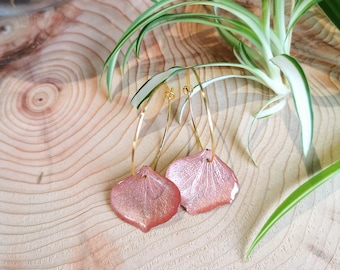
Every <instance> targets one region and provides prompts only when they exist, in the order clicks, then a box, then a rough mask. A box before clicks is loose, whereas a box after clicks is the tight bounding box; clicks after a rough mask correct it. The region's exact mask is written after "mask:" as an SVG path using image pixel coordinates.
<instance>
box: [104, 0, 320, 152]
mask: <svg viewBox="0 0 340 270" xmlns="http://www.w3.org/2000/svg"><path fill="white" fill-rule="evenodd" d="M154 2H155V4H154V5H153V6H151V7H150V8H149V9H147V10H146V11H145V12H143V13H142V14H141V15H140V16H139V17H138V18H137V19H136V20H135V21H133V23H132V24H131V25H130V26H129V27H128V29H127V30H126V31H125V32H124V34H123V35H122V37H121V38H120V40H119V41H118V42H117V44H116V47H115V48H114V49H113V51H112V52H111V54H110V55H109V57H108V58H107V60H106V62H105V64H104V68H107V77H106V78H107V81H106V82H107V87H108V89H109V96H110V97H111V95H112V93H111V91H110V87H111V82H112V77H113V73H114V70H115V67H116V64H117V61H118V56H119V53H120V52H121V49H122V48H123V46H124V45H126V44H127V42H128V41H129V39H130V38H132V37H133V36H134V35H135V34H136V33H138V36H137V37H136V38H135V39H134V40H133V41H132V42H131V43H130V45H129V46H128V48H127V51H126V53H125V55H124V59H123V63H122V71H123V72H124V69H125V66H126V63H127V61H128V59H129V58H130V56H131V53H132V52H133V51H134V50H135V52H136V55H137V57H138V56H139V52H140V47H141V43H142V40H143V38H144V37H145V35H146V34H147V33H148V32H150V31H152V30H154V29H155V28H158V27H161V26H163V25H166V24H171V23H178V22H194V23H201V24H206V25H210V26H213V27H215V28H216V29H217V30H218V32H219V33H220V35H221V36H222V37H223V38H224V39H225V40H226V42H228V43H229V44H230V45H231V46H232V47H233V50H234V54H235V56H236V58H237V60H238V61H239V63H228V62H220V63H208V64H203V65H197V66H194V68H205V67H214V66H215V67H216V66H219V67H234V68H240V69H243V70H245V71H246V72H247V74H246V75H244V78H246V79H248V80H254V81H257V82H259V83H261V84H262V85H264V86H265V87H267V88H269V89H271V90H272V91H273V92H274V94H275V96H274V97H273V98H271V99H270V100H268V102H266V104H265V105H264V106H263V107H262V108H261V109H260V110H259V111H258V113H257V114H256V115H255V117H254V121H253V124H254V122H255V120H256V119H259V118H264V117H268V116H270V115H272V114H274V113H277V112H278V111H280V110H281V109H282V108H283V107H284V106H285V105H286V100H287V97H288V95H289V94H291V95H292V96H293V99H294V103H295V109H296V112H297V115H298V118H299V120H300V125H301V139H302V149H303V153H304V154H305V155H307V153H308V150H309V148H310V146H311V143H312V138H313V108H312V102H311V95H310V88H309V85H308V81H307V79H306V76H305V74H304V72H303V69H302V68H301V65H300V64H299V62H298V61H297V60H296V59H295V58H293V57H292V56H290V42H291V36H292V30H293V27H294V25H295V24H296V23H297V21H298V19H299V18H300V17H301V16H302V15H303V14H304V13H305V12H306V11H307V10H308V9H309V8H310V7H312V6H313V5H315V4H316V3H318V2H320V0H300V1H294V0H291V1H290V2H291V11H290V12H289V15H290V16H289V20H288V21H286V19H285V16H286V13H285V2H286V1H285V0H276V1H271V0H262V16H261V17H257V16H256V15H254V14H253V13H252V12H251V11H249V10H248V9H246V8H245V7H243V6H242V5H240V4H238V3H237V2H234V1H229V0H211V1H199V0H196V1H174V0H162V1H154ZM193 5H200V6H205V7H210V8H211V13H196V12H195V13H194V12H184V13H178V12H176V11H177V10H178V9H179V8H181V7H187V6H193ZM271 10H272V11H273V12H271ZM221 11H224V12H227V14H229V15H232V16H226V15H220V14H221ZM271 21H272V23H271ZM185 69H186V68H185V67H182V68H180V67H174V68H172V69H170V70H168V71H166V72H164V73H160V74H157V75H155V76H154V77H152V78H151V79H150V80H149V81H147V82H146V83H145V84H144V85H143V86H142V87H141V88H140V89H139V91H138V92H137V94H136V96H135V97H134V98H133V100H132V104H134V105H136V106H137V107H138V106H139V105H140V104H141V103H142V102H143V101H144V100H145V99H146V98H147V97H148V96H149V95H150V93H151V92H153V91H154V90H155V89H157V87H158V86H159V85H160V84H161V83H163V82H164V81H165V80H167V79H168V78H169V77H171V76H173V75H174V74H176V73H178V72H181V71H183V70H185ZM282 73H283V74H284V76H282ZM231 77H233V76H231V75H228V76H227V77H226V76H225V75H224V76H220V77H215V78H213V79H211V80H209V81H207V82H205V83H204V85H205V86H208V85H209V84H210V83H214V82H216V81H218V80H225V79H227V78H231ZM235 77H242V76H240V75H235ZM195 90H197V91H194V92H193V95H194V94H195V93H197V92H198V87H196V89H195ZM253 124H252V125H251V127H252V126H253ZM250 133H251V128H250V130H249V135H250ZM249 138H250V136H248V141H249ZM248 146H249V143H248ZM249 150H250V149H249ZM249 152H250V154H251V151H249Z"/></svg>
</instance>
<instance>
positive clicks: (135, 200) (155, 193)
mask: <svg viewBox="0 0 340 270" xmlns="http://www.w3.org/2000/svg"><path fill="white" fill-rule="evenodd" d="M180 200H181V195H180V192H179V190H178V188H177V186H176V185H175V184H174V183H172V182H171V181H170V180H169V179H167V178H166V177H163V176H161V175H159V174H158V173H156V172H155V171H154V170H152V169H151V168H150V167H148V166H143V167H142V168H141V170H140V171H139V172H137V173H136V176H135V177H134V176H129V177H127V178H125V179H124V180H122V181H121V182H119V183H118V184H117V185H116V186H114V187H113V188H112V191H111V207H112V210H113V211H114V212H115V213H116V215H117V216H118V217H119V218H121V219H122V220H124V221H125V222H127V223H129V224H131V225H133V226H136V227H137V228H139V229H140V230H142V231H143V232H147V231H149V230H150V229H151V228H153V227H155V226H157V225H159V224H161V223H164V222H166V221H168V220H169V219H170V218H171V217H172V216H174V215H175V214H176V213H177V210H178V207H179V204H180Z"/></svg>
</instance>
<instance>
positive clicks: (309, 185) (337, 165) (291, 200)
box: [246, 160, 340, 258]
mask: <svg viewBox="0 0 340 270" xmlns="http://www.w3.org/2000/svg"><path fill="white" fill-rule="evenodd" d="M338 173H340V160H337V161H335V162H334V163H332V164H331V165H330V166H328V167H327V168H325V169H323V170H321V171H320V172H319V173H317V174H315V175H314V176H313V177H312V178H310V179H309V180H307V181H306V182H305V183H304V184H302V185H301V186H300V187H298V188H297V189H295V190H294V191H293V192H292V193H291V194H290V195H289V196H288V197H287V198H286V199H285V200H284V201H283V202H282V203H281V204H280V205H279V206H278V207H277V208H276V210H275V211H274V212H273V213H272V214H271V216H270V217H269V218H268V220H267V221H266V223H265V224H264V225H263V227H262V228H261V230H260V231H259V233H258V234H257V236H256V237H255V239H254V241H253V242H252V243H251V245H250V247H249V249H248V251H247V254H246V258H248V257H249V256H250V254H251V253H252V251H253V249H254V248H255V246H256V245H257V244H258V243H259V241H260V240H261V239H262V238H263V237H264V235H265V234H266V233H267V232H268V231H269V229H270V228H271V227H273V225H274V224H275V223H276V222H277V221H278V220H279V219H280V218H281V217H282V216H283V215H285V214H286V213H287V212H288V211H289V210H290V209H292V208H293V207H294V206H296V205H297V204H298V203H299V202H300V201H301V200H302V199H303V198H305V197H306V196H307V195H308V194H310V193H311V192H312V191H314V190H315V189H317V188H318V187H319V186H321V185H322V184H324V183H325V182H326V181H328V180H329V179H331V178H332V177H333V176H335V175H336V174H338Z"/></svg>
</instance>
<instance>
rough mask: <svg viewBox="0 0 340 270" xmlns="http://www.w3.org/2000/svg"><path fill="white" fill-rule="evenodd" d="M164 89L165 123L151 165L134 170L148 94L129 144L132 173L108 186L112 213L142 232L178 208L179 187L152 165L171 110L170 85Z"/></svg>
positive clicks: (162, 220)
mask: <svg viewBox="0 0 340 270" xmlns="http://www.w3.org/2000/svg"><path fill="white" fill-rule="evenodd" d="M166 87H167V91H166V93H165V96H166V99H167V101H168V112H167V125H166V128H165V131H164V134H163V138H162V141H161V145H160V147H159V150H158V154H157V156H156V158H155V160H154V161H153V163H152V164H153V165H152V167H153V168H154V169H153V168H151V167H150V166H145V165H144V166H142V168H141V169H140V170H139V171H138V172H135V152H136V148H137V141H138V137H139V133H140V131H141V126H142V122H143V119H144V117H145V113H146V110H147V107H148V104H149V101H150V99H151V97H149V100H148V101H147V104H146V105H145V107H144V109H143V111H142V112H141V114H140V118H139V122H138V125H137V129H136V133H135V138H134V141H133V146H132V160H131V172H132V175H131V176H129V177H127V178H125V179H124V180H122V181H121V182H119V183H118V184H117V185H116V186H114V187H113V188H112V190H111V196H110V202H111V208H112V210H113V211H114V212H115V213H116V215H117V216H118V217H119V218H121V219H122V220H124V221H125V222H127V223H129V224H131V225H133V226H135V227H137V228H139V229H140V230H141V231H143V232H147V231H149V230H150V229H151V228H153V227H155V226H157V225H159V224H162V223H164V222H166V221H168V220H169V219H171V218H172V217H173V216H174V215H175V214H176V213H177V211H178V207H179V205H180V191H179V190H178V188H177V186H176V185H175V184H174V183H173V182H172V181H170V180H169V179H168V178H166V177H163V176H161V175H160V174H158V173H157V172H155V170H156V166H157V163H158V160H159V157H160V154H161V151H162V148H163V146H164V142H165V135H166V133H167V130H168V128H169V119H170V113H171V106H170V105H171V100H172V99H173V98H174V93H173V91H172V89H169V87H168V86H167V85H166Z"/></svg>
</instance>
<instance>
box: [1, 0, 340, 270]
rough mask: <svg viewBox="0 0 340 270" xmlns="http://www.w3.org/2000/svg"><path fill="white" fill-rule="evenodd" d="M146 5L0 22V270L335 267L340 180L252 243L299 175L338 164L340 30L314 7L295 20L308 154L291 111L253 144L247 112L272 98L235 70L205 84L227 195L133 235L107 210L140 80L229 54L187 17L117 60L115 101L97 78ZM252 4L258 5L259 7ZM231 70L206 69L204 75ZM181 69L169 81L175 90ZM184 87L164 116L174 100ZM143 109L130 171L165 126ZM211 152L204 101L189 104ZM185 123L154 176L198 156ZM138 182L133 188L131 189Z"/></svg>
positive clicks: (174, 130)
mask: <svg viewBox="0 0 340 270" xmlns="http://www.w3.org/2000/svg"><path fill="white" fill-rule="evenodd" d="M150 4H151V1H147V0H138V1H136V0H134V1H104V0H103V1H85V0H75V1H71V2H70V3H67V4H65V5H63V6H61V7H59V8H57V9H52V10H48V11H47V12H45V13H42V14H36V15H31V16H25V17H20V18H0V59H1V60H0V61H1V66H0V200H1V202H0V212H1V213H0V234H1V238H0V268H1V269H137V268H139V269H339V266H340V212H339V206H340V177H339V176H338V177H336V178H334V179H333V180H331V181H330V182H328V183H327V184H325V185H324V186H322V187H321V188H319V189H318V191H317V192H314V193H312V194H311V195H310V196H308V197H307V198H306V199H305V200H304V201H303V202H302V203H301V204H299V205H298V206H297V207H296V208H294V209H293V210H292V211H291V212H289V213H288V214H287V215H286V216H285V217H284V218H283V219H282V220H281V221H280V222H279V223H278V224H277V225H275V227H274V228H273V229H272V230H271V231H270V232H269V233H268V235H267V236H266V237H265V238H264V239H263V240H262V241H261V242H260V244H259V245H258V247H257V248H256V249H255V250H254V253H253V255H252V256H251V258H250V260H249V261H245V260H244V259H243V258H244V255H245V252H246V250H247V248H248V247H249V244H250V242H251V241H252V240H253V239H254V237H255V235H256V233H257V232H258V230H259V229H260V227H261V226H262V225H263V223H264V222H265V220H266V219H267V217H268V216H269V215H270V214H271V212H272V211H273V210H274V208H275V207H276V206H277V205H278V204H279V203H280V202H281V201H282V200H283V199H284V198H285V197H286V196H287V195H288V194H289V193H290V192H291V191H292V190H293V189H295V188H296V187H298V186H299V185H300V184H301V183H303V182H304V181H305V180H306V179H307V177H308V175H311V174H313V173H315V172H317V171H318V170H319V169H320V168H323V167H325V166H327V165H329V164H330V163H331V162H332V161H334V160H336V159H339V158H340V136H339V134H340V121H339V115H340V83H339V76H340V50H339V47H340V45H339V44H340V35H339V32H338V31H337V30H336V29H335V28H334V27H333V26H332V25H331V24H330V23H329V22H328V20H327V19H326V18H325V17H324V16H323V15H322V13H321V12H320V11H319V10H314V11H313V12H310V13H308V14H307V16H305V18H304V19H303V20H302V21H301V22H300V23H299V25H298V26H297V27H296V31H295V35H294V39H293V53H294V55H296V56H297V58H298V59H299V60H300V61H301V62H302V63H303V66H304V68H305V70H306V73H307V75H308V78H309V80H310V84H311V87H312V95H313V104H314V110H315V137H314V140H313V149H312V151H311V152H310V155H309V156H308V157H307V158H301V143H300V136H299V126H298V120H297V117H296V114H295V112H294V109H293V103H292V100H291V99H290V100H289V106H288V107H286V108H285V109H284V110H283V111H282V112H280V113H279V114H278V115H276V116H274V117H272V118H269V119H267V120H262V121H259V122H258V124H257V126H256V131H255V133H254V136H253V140H252V147H253V151H254V157H255V159H256V161H257V162H258V164H259V167H255V166H254V165H253V164H252V162H251V161H250V159H249V156H248V154H247V151H246V145H247V132H248V128H249V126H250V123H251V120H252V114H253V113H254V112H256V110H258V109H259V108H260V106H261V105H263V104H264V102H265V101H266V100H267V99H268V95H269V94H270V92H269V91H268V90H266V89H263V88H261V87H260V86H259V85H257V84H254V83H251V82H250V83H247V82H245V81H244V80H239V79H234V80H230V81H228V82H226V83H220V84H217V85H215V86H212V87H209V89H208V91H209V99H210V103H211V111H212V114H213V115H212V116H213V121H214V124H215V125H216V129H215V137H216V138H215V139H216V141H217V149H216V152H217V154H218V155H219V156H220V157H221V158H222V159H224V160H225V161H226V162H227V163H228V164H229V166H231V167H232V168H233V169H234V171H235V174H236V175H237V177H238V179H239V182H240V186H241V190H240V193H239V195H238V196H237V198H236V200H235V201H234V203H233V204H232V205H228V206H224V207H220V208H218V209H216V210H213V211H210V212H208V213H206V214H201V215H197V216H190V215H188V214H187V213H186V212H185V211H183V210H182V209H180V210H179V212H178V214H177V215H176V216H175V217H174V218H173V219H172V220H171V221H169V222H167V223H165V224H163V225H161V226H159V227H156V228H154V229H152V230H151V231H150V232H149V233H142V232H141V231H139V230H138V229H136V228H134V227H132V226H130V225H128V224H126V223H124V222H122V221H121V220H120V219H118V218H117V217H116V216H115V214H114V213H113V212H112V211H111V209H110V205H109V194H110V190H111V188H112V187H113V186H114V185H115V184H116V183H117V182H118V181H119V180H121V179H123V178H124V177H126V176H127V175H129V174H130V160H131V144H132V139H133V134H134V131H135V128H136V123H137V116H138V111H136V109H134V108H132V107H131V106H130V104H129V100H130V98H131V97H132V95H133V94H134V92H135V91H136V90H137V89H138V87H139V86H141V85H142V84H143V83H144V82H145V80H146V79H147V78H148V76H151V75H153V74H155V73H156V72H160V71H163V70H165V69H167V68H169V67H171V66H173V65H190V64H195V63H203V62H212V61H221V60H228V59H232V56H231V53H230V50H229V49H228V47H227V46H226V45H224V44H223V43H222V42H221V40H220V39H218V38H217V37H216V35H215V33H214V32H213V31H212V30H211V29H209V28H207V27H203V26H197V25H191V24H181V25H173V26H167V27H164V28H163V29H162V30H159V31H156V32H155V33H152V34H149V35H148V36H147V38H146V40H145V44H144V45H143V48H142V52H141V56H140V59H139V60H136V59H135V58H134V57H132V58H131V60H130V61H129V64H128V68H127V71H126V74H125V76H124V77H123V78H121V76H120V73H119V71H118V70H117V73H116V77H115V80H114V85H113V86H114V87H113V89H114V91H115V98H114V100H113V102H112V103H109V102H108V101H107V91H106V88H105V87H102V88H99V87H98V84H99V74H100V72H101V68H102V65H103V61H104V60H105V58H106V57H107V56H108V54H109V52H110V50H111V49H112V48H113V47H114V45H115V43H116V41H117V39H118V38H119V37H120V35H121V34H122V31H123V30H124V29H126V27H127V26H128V25H129V23H131V21H132V20H133V19H134V18H136V17H137V16H138V15H139V14H140V13H141V12H142V11H144V10H145V9H146V8H147V7H148V6H149V5H150ZM255 11H256V9H255ZM222 72H224V73H226V72H228V73H237V72H239V71H238V70H232V69H229V70H228V69H224V70H222V69H214V70H212V69H206V70H202V71H201V73H200V75H201V76H202V80H204V79H209V78H211V77H212V76H216V75H218V74H221V73H222ZM183 84H184V81H183V78H182V77H181V78H179V80H177V79H175V80H173V81H172V82H171V83H170V85H171V86H172V87H174V88H175V89H180V87H181V86H183ZM182 100H183V98H182V99H180V98H179V94H177V99H176V101H175V102H174V104H173V113H175V112H176V110H177V109H178V107H179V106H180V101H182ZM153 104H154V105H153V106H152V108H151V109H150V111H149V112H148V114H147V120H146V121H145V125H144V127H143V129H142V134H141V138H140V141H139V145H138V149H137V153H136V166H137V167H140V166H141V165H142V164H149V163H150V162H151V161H152V159H153V158H154V156H155V154H156V151H157V147H158V146H159V142H160V140H161V137H162V134H163V127H164V125H165V115H166V110H165V106H164V105H165V104H164V103H163V100H162V97H161V96H157V98H156V99H155V101H154V103H153ZM195 104H196V106H195V107H194V111H195V115H196V116H197V118H196V119H197V123H198V130H199V133H200V134H201V137H202V141H203V143H204V144H205V145H207V146H208V147H209V143H210V142H209V130H208V128H207V118H206V115H205V111H204V109H203V108H204V107H203V106H202V104H201V103H200V101H199V99H196V100H195ZM158 112H160V113H158ZM196 151H198V147H197V145H196V144H195V139H194V137H193V133H192V129H191V126H190V123H189V122H187V123H186V124H184V125H183V126H181V125H179V124H178V122H176V121H173V122H172V126H171V129H170V132H169V136H168V138H167V142H166V145H165V147H164V151H163V154H162V157H161V159H160V163H159V166H158V170H159V172H160V173H164V172H165V170H166V167H167V165H168V164H169V163H170V162H171V161H172V160H174V159H176V158H177V157H183V156H186V155H188V154H189V153H195V152H196ZM131 192H133V191H131Z"/></svg>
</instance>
